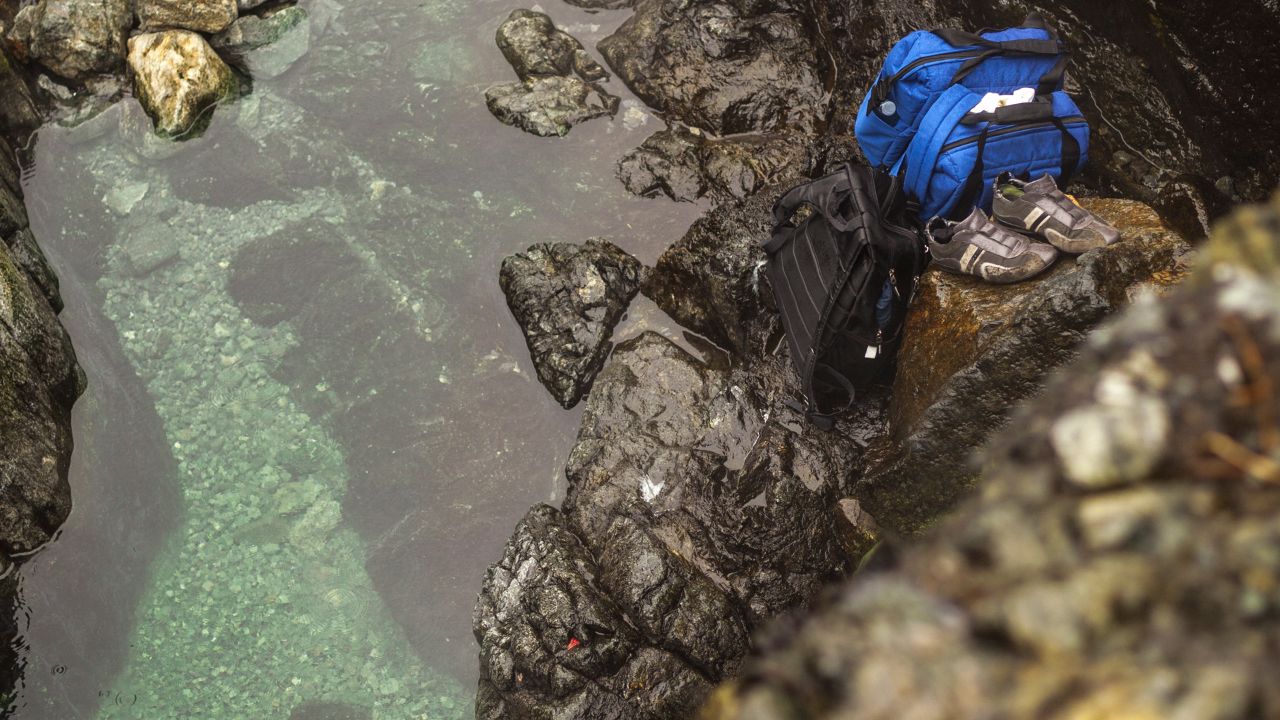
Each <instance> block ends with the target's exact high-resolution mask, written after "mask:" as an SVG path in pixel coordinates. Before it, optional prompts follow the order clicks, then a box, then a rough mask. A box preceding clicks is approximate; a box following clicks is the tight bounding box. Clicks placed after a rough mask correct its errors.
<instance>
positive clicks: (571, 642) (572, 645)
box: [568, 637, 582, 650]
mask: <svg viewBox="0 0 1280 720" xmlns="http://www.w3.org/2000/svg"><path fill="white" fill-rule="evenodd" d="M581 644H582V643H580V642H578V638H576V637H571V638H569V648H568V649H569V650H572V649H574V648H576V647H578V646H579V645H581Z"/></svg>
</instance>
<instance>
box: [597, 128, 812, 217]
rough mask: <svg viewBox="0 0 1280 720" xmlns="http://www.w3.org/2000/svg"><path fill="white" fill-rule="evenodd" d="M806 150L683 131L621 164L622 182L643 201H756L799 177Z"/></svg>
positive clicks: (777, 139)
mask: <svg viewBox="0 0 1280 720" xmlns="http://www.w3.org/2000/svg"><path fill="white" fill-rule="evenodd" d="M803 156H804V148H803V147H802V146H801V144H800V143H799V142H797V141H796V139H795V138H794V137H793V136H790V135H785V134H772V135H740V136H735V137H732V138H724V139H714V140H711V139H707V138H706V137H705V136H704V135H702V134H701V133H694V132H691V131H689V130H687V129H684V128H674V129H668V130H662V131H659V132H657V133H654V134H653V135H650V136H649V137H648V139H646V140H645V141H644V143H642V144H641V145H640V147H638V148H636V149H635V150H633V151H631V152H629V153H627V154H626V155H624V156H623V157H622V159H621V160H620V161H619V162H618V179H620V180H621V181H622V184H623V185H625V186H626V187H627V189H628V190H630V191H631V192H633V193H635V194H637V195H640V196H643V197H658V196H659V195H666V196H667V197H669V198H671V199H672V200H677V201H690V200H696V199H698V198H701V197H704V196H708V197H711V198H714V199H718V200H724V199H730V198H744V197H747V196H748V195H752V194H754V193H755V192H757V191H758V190H760V189H761V188H763V187H766V186H768V185H769V184H770V183H773V182H776V181H777V179H778V177H779V176H780V175H785V174H788V173H792V172H795V168H796V166H797V165H798V164H799V162H800V160H801V159H802V158H803Z"/></svg>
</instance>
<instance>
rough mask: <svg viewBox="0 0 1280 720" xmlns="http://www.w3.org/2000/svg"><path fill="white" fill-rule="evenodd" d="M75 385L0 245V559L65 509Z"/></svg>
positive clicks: (30, 287)
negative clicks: (0, 454) (0, 451)
mask: <svg viewBox="0 0 1280 720" xmlns="http://www.w3.org/2000/svg"><path fill="white" fill-rule="evenodd" d="M0 162H2V161H0ZM83 382H84V381H83V378H82V376H81V374H80V369H79V366H78V365H77V364H76V359H75V354H74V352H73V351H72V349H71V341H70V339H69V338H68V337H67V335H66V332H65V331H64V330H63V329H62V326H61V325H60V324H59V323H58V319H57V316H56V315H55V313H54V310H53V308H52V307H50V305H49V302H48V301H47V300H46V299H45V297H44V295H43V293H42V292H41V291H40V289H39V288H38V287H37V285H36V284H35V283H34V282H33V281H32V280H31V279H29V278H28V277H27V275H26V273H24V272H23V271H22V270H21V269H19V268H18V266H17V265H16V264H15V263H14V262H13V260H12V258H11V257H10V256H9V252H8V249H7V247H4V246H0V446H2V447H4V448H5V453H4V457H3V459H0V487H3V488H4V489H5V490H4V494H3V498H0V554H3V556H5V557H6V558H12V557H13V556H14V555H15V554H23V553H29V552H31V551H33V550H35V549H37V548H38V547H39V546H40V545H42V544H43V543H45V542H47V541H48V540H49V539H50V538H51V537H52V536H53V533H54V532H55V531H56V530H57V529H58V527H59V526H60V525H61V524H62V522H63V520H65V519H66V517H67V514H68V513H69V512H70V511H71V488H70V487H69V486H68V484H67V468H68V466H69V463H70V459H71V406H72V404H74V403H75V400H76V398H77V397H79V395H80V393H81V392H82V391H83V389H84V387H83Z"/></svg>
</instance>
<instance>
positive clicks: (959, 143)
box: [938, 116, 1088, 154]
mask: <svg viewBox="0 0 1280 720" xmlns="http://www.w3.org/2000/svg"><path fill="white" fill-rule="evenodd" d="M1086 122H1088V119H1087V118H1084V117H1080V116H1075V117H1069V118H1063V119H1062V124H1063V125H1065V126H1067V127H1074V126H1079V125H1080V124H1082V123H1086ZM1047 127H1054V124H1053V123H1052V122H1049V121H1044V122H1038V123H1032V124H1029V125H1013V126H1010V127H1007V128H1003V129H1000V130H993V131H992V132H990V133H987V142H991V141H992V140H994V139H996V138H1004V137H1008V136H1010V135H1018V134H1020V133H1024V132H1031V131H1033V130H1043V129H1044V128H1047ZM977 142H978V135H971V136H969V137H967V138H962V139H960V140H954V141H952V142H949V143H947V144H946V145H943V146H942V149H941V150H940V151H938V152H939V154H942V153H945V152H950V151H952V150H955V149H956V148H959V147H964V146H965V145H973V144H975V143H977Z"/></svg>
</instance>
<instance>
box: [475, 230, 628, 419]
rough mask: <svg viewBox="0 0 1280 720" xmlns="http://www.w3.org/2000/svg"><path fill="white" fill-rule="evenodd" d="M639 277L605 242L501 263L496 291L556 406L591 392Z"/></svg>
mask: <svg viewBox="0 0 1280 720" xmlns="http://www.w3.org/2000/svg"><path fill="white" fill-rule="evenodd" d="M643 272H644V267H643V266H642V265H641V264H640V261H639V260H636V259H635V258H633V257H631V256H630V255H628V254H627V253H626V252H624V251H623V250H622V249H620V248H619V247H618V246H616V245H614V244H613V243H611V242H608V241H607V240H588V241H587V242H585V243H583V244H581V245H577V244H574V243H554V244H546V243H544V244H540V245H534V246H533V247H530V248H529V249H528V250H526V251H525V252H523V253H520V254H518V255H512V256H511V257H508V258H507V259H506V260H503V261H502V271H501V274H500V276H499V282H500V283H501V285H502V292H503V293H505V294H506V296H507V305H508V306H509V307H510V308H511V313H512V314H513V315H515V318H516V322H517V323H519V325H520V329H521V330H522V331H523V332H524V338H525V341H526V342H527V343H528V344H529V353H530V355H532V356H533V365H534V367H535V368H536V369H537V371H538V379H539V380H541V381H542V384H543V385H545V386H546V387H547V390H550V391H551V394H552V395H553V396H554V397H555V399H556V402H559V403H560V404H561V405H563V406H564V407H566V408H571V407H573V406H574V405H577V404H578V401H579V400H581V399H582V396H583V395H585V394H586V392H587V391H588V390H589V389H590V388H591V383H592V381H593V380H594V379H595V376H596V373H597V372H599V371H600V367H601V366H602V365H603V364H604V359H605V358H606V357H608V355H609V351H610V350H611V349H612V348H613V344H612V343H611V342H609V338H610V337H611V336H612V335H613V326H614V325H616V324H617V323H618V321H619V320H620V319H622V316H623V314H625V313H626V311H627V305H628V304H630V302H631V298H633V297H635V295H636V293H637V292H639V290H640V282H641V279H642V274H643Z"/></svg>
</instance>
